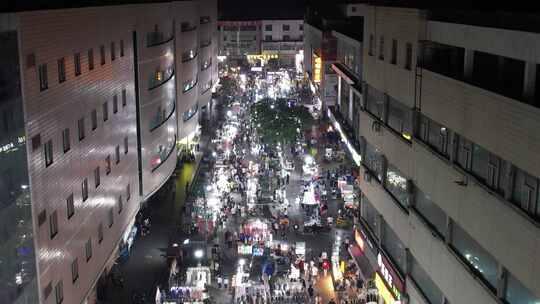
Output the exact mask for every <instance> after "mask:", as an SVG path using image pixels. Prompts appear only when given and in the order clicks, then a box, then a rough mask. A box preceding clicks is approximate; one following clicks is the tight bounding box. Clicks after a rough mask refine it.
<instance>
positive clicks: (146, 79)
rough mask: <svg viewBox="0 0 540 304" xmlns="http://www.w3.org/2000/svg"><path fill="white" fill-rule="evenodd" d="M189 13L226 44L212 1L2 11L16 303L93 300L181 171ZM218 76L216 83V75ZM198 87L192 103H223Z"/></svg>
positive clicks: (7, 210) (5, 210) (6, 181)
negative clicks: (144, 216)
mask: <svg viewBox="0 0 540 304" xmlns="http://www.w3.org/2000/svg"><path fill="white" fill-rule="evenodd" d="M188 6H189V9H191V10H192V13H194V14H196V15H197V16H198V15H203V16H205V20H204V22H203V20H200V19H199V17H197V18H196V20H195V19H193V20H190V22H193V23H194V24H193V26H194V27H195V29H197V30H195V32H198V31H199V30H198V28H199V24H200V23H205V24H210V26H206V29H204V32H205V35H206V36H210V37H213V39H214V40H215V37H216V35H215V27H214V28H212V26H211V25H212V24H214V25H215V22H216V21H215V20H216V8H215V6H216V2H215V1H211V0H208V1H201V2H197V1H182V2H170V3H160V4H141V5H121V6H107V7H91V8H75V9H60V10H50V11H29V12H20V13H11V14H4V15H1V16H0V20H1V27H0V32H1V33H2V34H1V36H0V37H1V39H2V41H4V42H5V44H4V43H3V44H2V48H1V51H2V54H3V55H4V56H3V60H2V72H3V75H2V79H3V80H5V81H2V92H4V93H3V94H2V95H0V105H1V110H2V115H3V116H2V125H3V129H2V138H1V145H2V146H1V148H2V156H1V157H2V164H3V165H4V164H5V168H6V169H5V170H4V173H6V174H2V176H1V177H0V187H1V188H2V193H3V194H2V195H3V197H2V202H1V205H2V207H1V208H0V218H1V219H2V220H1V223H2V224H0V226H1V227H2V231H4V232H3V233H2V236H1V237H2V242H1V243H0V250H2V252H3V253H2V254H1V256H2V261H1V262H2V265H3V266H2V267H3V269H5V270H3V271H2V272H1V275H0V295H1V296H2V298H3V299H7V303H38V302H39V303H60V302H62V301H63V303H83V302H85V301H87V300H90V301H89V302H92V296H91V295H92V294H93V293H94V292H93V290H94V288H95V286H96V282H97V280H98V278H99V276H100V275H101V273H102V272H103V271H106V269H107V268H109V267H110V265H111V262H112V261H114V258H115V256H116V254H117V251H118V248H119V246H121V245H122V243H123V241H124V239H123V236H124V233H125V231H129V229H131V226H132V225H133V221H134V219H135V215H136V213H137V212H138V210H139V207H140V203H141V202H142V201H144V200H146V199H147V198H149V197H150V196H151V195H152V194H153V193H154V192H155V191H157V190H158V189H159V187H160V186H161V185H163V183H165V181H166V180H167V179H168V178H169V177H170V175H171V174H172V172H173V170H174V168H175V166H176V162H177V151H176V150H177V149H176V146H177V141H178V139H179V136H180V134H181V132H183V133H191V132H192V131H191V130H186V128H187V126H185V125H184V124H179V123H178V120H179V119H178V117H179V116H181V115H182V114H183V112H179V109H184V108H186V107H187V106H186V105H185V104H184V103H185V102H186V100H185V98H183V97H182V88H180V87H177V81H176V79H178V78H180V79H185V78H189V77H191V76H190V75H187V76H186V75H184V72H185V71H184V70H183V69H179V68H178V66H179V62H180V64H181V63H182V60H181V58H182V52H180V51H179V50H178V49H177V48H176V45H178V44H180V42H179V40H183V39H187V38H186V37H184V36H183V35H182V34H183V32H182V30H181V29H182V25H183V24H184V23H185V22H187V21H186V20H184V19H183V18H184V16H185V14H186V10H187V9H188ZM74 25H80V26H74ZM194 37H195V38H194V39H195V40H194V41H195V44H194V47H195V52H198V51H199V50H198V49H199V43H198V40H197V39H198V38H197V37H198V35H197V34H195V36H194ZM205 47H207V48H209V49H211V50H217V49H216V48H215V43H213V40H211V41H210V42H205ZM215 56H216V53H215V52H213V51H207V52H206V53H205V58H206V59H205V60H206V61H210V62H212V61H215ZM4 67H5V68H4ZM207 69H208V70H209V72H207V75H205V81H206V82H207V83H211V85H213V84H215V83H216V81H217V70H216V69H210V68H208V67H207ZM193 70H195V71H198V70H200V67H199V60H195V61H194V68H193ZM4 71H5V72H6V73H4ZM7 72H9V73H7ZM186 73H187V72H186ZM194 91H195V95H194V96H195V97H193V99H194V102H193V104H197V102H199V100H200V102H201V103H203V104H204V105H206V104H207V103H208V102H209V101H210V99H209V98H207V97H204V99H202V98H201V99H199V94H198V90H197V87H195V90H194ZM205 94H206V95H208V92H205ZM206 95H204V94H201V96H206ZM194 120H195V121H196V120H197V119H196V118H195V119H194ZM179 127H180V128H181V130H179V129H178V128H179ZM195 128H196V124H195V125H194V126H193V129H195ZM4 252H5V254H4ZM34 256H35V258H34ZM36 264H37V265H36ZM4 266H5V268H4Z"/></svg>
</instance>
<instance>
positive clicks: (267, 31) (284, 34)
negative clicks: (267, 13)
mask: <svg viewBox="0 0 540 304" xmlns="http://www.w3.org/2000/svg"><path fill="white" fill-rule="evenodd" d="M261 30H262V42H261V54H262V55H269V57H271V55H274V57H277V58H276V59H277V60H276V63H277V66H279V67H293V66H295V60H296V57H297V54H298V53H299V51H301V50H303V47H304V44H303V40H304V38H303V35H304V22H303V20H263V21H262V24H261Z"/></svg>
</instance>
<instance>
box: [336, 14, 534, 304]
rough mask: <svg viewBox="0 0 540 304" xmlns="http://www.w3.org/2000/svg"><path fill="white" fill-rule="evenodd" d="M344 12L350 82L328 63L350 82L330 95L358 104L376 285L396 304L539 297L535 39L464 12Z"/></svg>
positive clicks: (364, 203) (366, 225)
mask: <svg viewBox="0 0 540 304" xmlns="http://www.w3.org/2000/svg"><path fill="white" fill-rule="evenodd" d="M355 7H356V8H355V9H354V14H357V15H359V16H363V18H364V24H365V25H364V28H363V31H364V35H363V37H364V43H363V47H362V80H361V81H360V80H356V81H350V79H348V78H350V77H348V76H347V75H346V73H345V72H343V68H340V67H339V65H334V69H335V70H336V71H337V72H338V77H339V79H340V80H339V82H340V83H344V82H346V83H349V82H350V83H349V84H350V85H360V86H361V89H360V90H358V89H356V90H355V89H354V88H352V87H351V88H350V94H347V92H345V93H343V92H341V93H340V98H343V96H345V99H346V100H345V103H346V101H347V99H348V100H349V102H350V103H351V104H353V105H354V104H355V103H356V102H355V99H357V100H358V102H359V104H360V110H359V111H346V112H345V113H351V114H350V116H352V117H350V118H351V119H348V120H352V121H349V122H348V123H351V124H353V125H356V126H358V127H355V128H354V134H353V136H354V137H356V140H357V141H358V142H359V143H360V144H359V148H358V151H357V152H358V153H359V154H360V155H361V156H362V161H361V165H360V167H359V171H360V172H359V173H360V174H359V180H358V182H359V186H360V188H361V191H362V200H361V220H360V223H359V226H358V229H359V230H362V233H363V234H364V235H365V239H366V240H371V243H374V244H375V247H377V249H376V250H377V251H378V253H379V255H380V256H381V258H380V260H382V261H383V262H382V263H379V264H378V265H377V264H375V265H373V266H374V268H375V270H376V271H377V275H378V276H379V280H380V281H383V282H384V283H385V284H383V285H386V287H388V289H389V290H391V291H389V294H390V295H391V296H393V300H400V299H401V301H407V302H408V303H431V304H434V303H438V304H443V303H511V304H512V303H537V302H539V301H540V276H538V273H539V271H540V262H539V261H538V259H537V258H536V256H537V252H538V249H539V248H540V225H539V221H538V218H539V213H540V209H539V207H540V201H539V186H540V185H539V177H540V171H539V168H538V166H539V165H538V164H539V162H538V153H539V152H540V151H538V149H539V148H538V147H540V144H539V143H540V136H539V133H538V132H537V130H538V128H539V127H540V126H539V125H538V124H539V121H540V107H539V102H538V100H540V94H538V92H539V91H540V90H539V85H538V83H539V82H538V81H537V78H536V71H537V70H538V66H539V65H538V64H539V63H540V59H539V58H538V56H537V55H535V54H537V53H538V50H537V49H538V46H539V45H540V34H538V33H537V32H533V31H527V30H526V29H512V28H503V27H501V25H500V24H497V25H496V24H490V23H488V22H487V21H486V23H485V24H482V23H481V22H480V21H482V20H483V19H482V18H479V16H476V18H473V19H474V23H475V25H469V23H468V22H472V21H473V20H472V19H471V20H466V19H463V18H465V17H466V16H467V12H463V14H461V15H458V14H456V15H455V16H454V15H452V14H449V13H448V12H444V11H436V10H435V11H425V10H420V9H415V8H398V7H388V6H377V5H376V4H372V5H355ZM514 17H515V18H520V16H519V15H516V16H514ZM486 20H487V19H486ZM509 24H511V22H509ZM347 96H349V97H347ZM342 110H343V109H342ZM381 265H382V266H381ZM386 293H388V292H386Z"/></svg>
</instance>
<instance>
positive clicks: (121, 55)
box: [120, 40, 124, 57]
mask: <svg viewBox="0 0 540 304" xmlns="http://www.w3.org/2000/svg"><path fill="white" fill-rule="evenodd" d="M120 57H124V40H120Z"/></svg>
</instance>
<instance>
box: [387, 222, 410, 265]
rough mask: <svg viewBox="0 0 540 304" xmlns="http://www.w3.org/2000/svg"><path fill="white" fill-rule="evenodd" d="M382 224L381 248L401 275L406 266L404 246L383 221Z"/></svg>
mask: <svg viewBox="0 0 540 304" xmlns="http://www.w3.org/2000/svg"><path fill="white" fill-rule="evenodd" d="M382 222H383V238H382V246H383V248H384V249H385V250H386V253H388V255H389V256H390V258H391V260H392V262H394V264H395V265H396V268H397V269H398V270H399V272H400V273H401V274H403V273H404V272H403V271H404V269H405V264H406V251H405V245H403V243H402V242H401V240H400V239H399V237H398V236H397V234H396V233H395V232H394V230H392V228H390V226H388V224H387V223H386V222H385V220H384V219H383V220H382Z"/></svg>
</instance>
